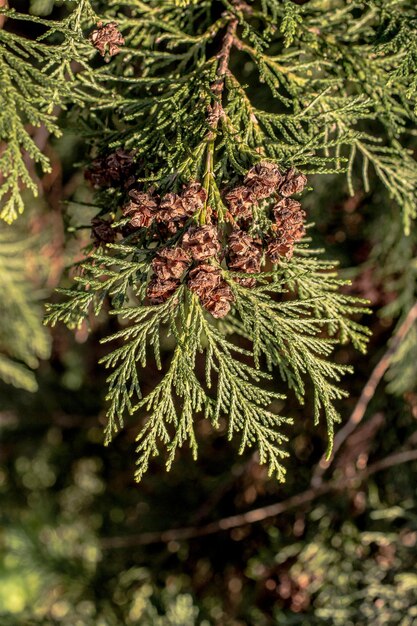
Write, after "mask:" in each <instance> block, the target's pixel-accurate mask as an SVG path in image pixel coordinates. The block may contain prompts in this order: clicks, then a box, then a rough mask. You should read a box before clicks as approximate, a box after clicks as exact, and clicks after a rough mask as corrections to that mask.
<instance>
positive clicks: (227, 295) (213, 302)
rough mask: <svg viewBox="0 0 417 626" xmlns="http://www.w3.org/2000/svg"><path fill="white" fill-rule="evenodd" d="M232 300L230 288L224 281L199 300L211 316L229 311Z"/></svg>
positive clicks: (219, 315)
mask: <svg viewBox="0 0 417 626" xmlns="http://www.w3.org/2000/svg"><path fill="white" fill-rule="evenodd" d="M233 301H234V297H233V293H232V290H231V289H230V287H229V285H228V284H227V283H226V282H225V281H222V283H221V284H220V286H219V287H216V289H213V291H211V292H210V295H209V296H207V297H206V298H204V299H202V300H201V304H202V305H203V307H204V308H205V309H206V310H207V311H208V312H209V313H211V314H212V316H213V317H216V318H219V317H225V316H226V315H227V314H228V313H229V311H230V307H231V305H232V302H233Z"/></svg>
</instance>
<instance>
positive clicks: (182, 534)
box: [101, 450, 417, 550]
mask: <svg viewBox="0 0 417 626" xmlns="http://www.w3.org/2000/svg"><path fill="white" fill-rule="evenodd" d="M416 460H417V450H401V451H399V452H394V453H393V454H390V455H389V456H387V457H385V458H384V459H382V460H380V461H376V462H375V463H373V464H372V465H370V466H369V467H368V468H367V469H366V470H364V471H360V472H357V473H356V474H354V475H353V476H352V477H349V478H346V477H343V478H341V479H338V480H332V481H329V482H326V483H322V484H321V485H320V486H319V487H310V488H309V489H306V490H305V491H302V492H301V493H298V494H297V495H295V496H291V497H290V498H288V499H287V500H283V501H282V502H277V503H275V504H271V505H269V506H263V507H260V508H258V509H253V510H252V511H248V512H247V513H241V514H239V515H232V516H230V517H224V518H222V519H219V520H216V521H214V522H211V523H210V524H206V525H205V526H200V527H195V526H188V527H184V528H175V529H172V530H166V531H163V532H149V533H141V534H139V535H131V536H130V537H108V538H105V539H103V540H102V542H101V547H102V548H103V549H104V550H113V549H117V548H127V547H131V546H143V545H149V544H153V543H169V542H170V541H183V540H188V539H195V538H198V537H204V536H207V535H212V534H215V533H218V532H221V531H224V530H231V529H233V528H239V527H241V526H246V525H248V524H253V523H254V522H261V521H263V520H266V519H268V518H271V517H277V516H278V515H281V514H282V513H285V512H286V511H289V510H291V509H295V508H297V507H300V506H303V505H305V504H308V503H309V502H312V501H313V500H316V499H317V498H319V497H320V496H322V495H325V494H326V493H330V492H335V491H340V490H341V489H343V488H345V487H347V486H349V485H356V484H357V483H358V482H361V481H363V480H365V479H366V478H368V477H369V476H371V475H373V474H376V473H377V472H380V471H382V470H385V469H388V468H390V467H395V466H397V465H402V464H403V463H409V462H410V461H416Z"/></svg>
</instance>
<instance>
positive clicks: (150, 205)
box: [122, 189, 158, 228]
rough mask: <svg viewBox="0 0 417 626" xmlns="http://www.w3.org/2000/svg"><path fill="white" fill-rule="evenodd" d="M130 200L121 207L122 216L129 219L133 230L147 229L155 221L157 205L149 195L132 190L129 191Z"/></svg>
mask: <svg viewBox="0 0 417 626" xmlns="http://www.w3.org/2000/svg"><path fill="white" fill-rule="evenodd" d="M129 196H130V197H131V200H129V202H128V203H127V204H126V205H125V206H124V207H123V209H122V212H123V215H125V216H127V217H130V224H131V226H133V227H134V228H149V226H150V225H151V224H152V222H153V221H154V219H155V213H156V210H157V208H158V203H157V201H156V199H155V198H153V197H152V196H151V195H150V194H149V193H145V192H143V191H138V190H136V189H132V190H131V191H129Z"/></svg>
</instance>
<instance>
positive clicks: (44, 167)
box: [0, 0, 109, 223]
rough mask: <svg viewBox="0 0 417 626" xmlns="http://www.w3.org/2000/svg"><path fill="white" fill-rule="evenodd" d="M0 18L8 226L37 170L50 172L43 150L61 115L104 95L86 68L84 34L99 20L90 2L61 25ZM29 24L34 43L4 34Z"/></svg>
mask: <svg viewBox="0 0 417 626" xmlns="http://www.w3.org/2000/svg"><path fill="white" fill-rule="evenodd" d="M71 4H72V3H70V5H71ZM0 15H3V16H4V17H5V18H7V20H6V22H5V26H4V27H3V28H0V142H1V147H0V172H1V174H0V203H1V204H0V218H1V219H3V220H4V221H6V222H7V223H11V222H13V221H14V220H15V219H16V218H17V216H18V215H19V213H22V212H23V209H24V198H23V195H22V191H23V190H24V189H25V188H27V189H28V190H29V191H31V192H32V194H34V195H35V196H36V195H37V191H38V184H37V175H36V166H38V167H39V169H40V171H41V172H43V173H46V172H49V171H50V170H51V167H50V163H49V160H48V158H47V157H46V156H45V154H44V153H43V147H44V144H45V142H46V139H47V137H48V135H49V134H52V135H55V136H59V135H60V134H61V130H60V128H59V124H58V116H59V113H60V111H61V110H62V109H64V108H65V107H67V105H68V104H69V103H71V104H73V103H76V104H77V105H78V106H79V107H83V106H85V104H89V103H91V102H94V101H97V99H99V100H100V101H106V98H107V97H109V96H108V95H107V94H106V92H105V91H104V90H103V89H102V88H101V86H100V85H99V84H98V82H97V81H96V79H95V78H94V77H93V73H92V70H91V67H90V65H89V59H90V58H91V56H92V54H93V52H94V49H93V48H92V46H91V44H90V43H89V42H88V41H87V40H86V38H85V35H84V32H83V29H84V30H85V27H86V25H87V24H89V25H90V26H91V25H92V24H94V22H95V21H96V20H97V19H98V18H97V17H96V15H95V13H94V11H93V9H92V8H91V5H90V3H89V0H80V1H79V2H77V3H76V4H75V5H74V6H73V10H72V11H71V12H70V13H69V15H68V16H67V17H65V18H64V19H62V20H61V21H55V22H54V21H48V20H44V19H41V18H40V17H35V16H27V15H25V14H18V13H17V12H15V11H12V10H7V9H0ZM28 19H29V20H30V21H31V23H34V25H37V26H38V27H39V28H40V30H41V32H42V31H43V32H42V34H41V35H39V36H38V37H37V38H36V39H28V38H27V37H23V36H20V35H18V34H16V33H15V32H14V31H13V30H12V29H10V30H9V25H10V24H13V23H14V22H15V21H22V20H25V21H26V20H28ZM36 129H39V130H38V131H36Z"/></svg>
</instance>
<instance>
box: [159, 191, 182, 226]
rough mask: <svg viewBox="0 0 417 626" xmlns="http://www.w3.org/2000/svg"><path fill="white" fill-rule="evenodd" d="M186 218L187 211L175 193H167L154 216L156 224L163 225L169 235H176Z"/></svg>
mask: <svg viewBox="0 0 417 626" xmlns="http://www.w3.org/2000/svg"><path fill="white" fill-rule="evenodd" d="M187 218H188V211H187V209H186V207H185V206H184V202H183V199H182V198H181V196H180V195H178V194H177V193H167V194H166V195H165V196H164V197H163V198H162V200H161V203H160V205H159V211H158V213H157V215H156V219H157V221H158V222H160V223H163V224H164V225H165V226H166V227H167V229H168V232H170V233H176V232H177V230H178V228H181V227H182V226H184V224H185V222H186V221H187Z"/></svg>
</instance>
